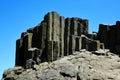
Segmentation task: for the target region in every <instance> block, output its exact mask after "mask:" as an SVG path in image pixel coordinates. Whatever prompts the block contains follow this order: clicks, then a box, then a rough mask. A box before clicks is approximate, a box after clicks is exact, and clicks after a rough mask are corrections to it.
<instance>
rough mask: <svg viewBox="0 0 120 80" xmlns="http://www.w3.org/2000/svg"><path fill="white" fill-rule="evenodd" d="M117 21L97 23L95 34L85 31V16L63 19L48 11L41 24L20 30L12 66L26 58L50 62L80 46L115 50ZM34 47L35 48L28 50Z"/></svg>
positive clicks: (21, 63)
mask: <svg viewBox="0 0 120 80" xmlns="http://www.w3.org/2000/svg"><path fill="white" fill-rule="evenodd" d="M119 23H120V22H119V21H117V22H116V25H104V24H100V26H99V31H98V33H96V32H94V33H92V34H89V32H88V24H89V23H88V20H87V19H81V18H76V17H72V18H64V17H63V16H60V15H59V14H58V13H56V12H49V13H47V14H46V15H45V17H44V20H43V21H42V22H41V23H39V24H38V25H37V26H35V27H33V28H30V29H28V30H27V31H26V32H23V33H22V34H21V38H20V39H18V41H17V42H16V66H24V65H25V64H26V63H25V62H26V60H29V59H32V60H34V61H35V62H36V63H40V62H45V61H54V60H57V59H58V58H61V57H64V56H67V55H71V54H73V53H74V52H75V51H80V50H81V49H86V50H89V51H96V50H99V49H104V48H108V49H110V50H111V51H115V52H119V47H118V46H119V45H120V37H119V33H120V27H119ZM104 44H105V45H104ZM116 45H117V46H116ZM35 48H36V49H38V50H37V51H36V50H33V51H31V50H30V49H35ZM38 56H39V57H38Z"/></svg>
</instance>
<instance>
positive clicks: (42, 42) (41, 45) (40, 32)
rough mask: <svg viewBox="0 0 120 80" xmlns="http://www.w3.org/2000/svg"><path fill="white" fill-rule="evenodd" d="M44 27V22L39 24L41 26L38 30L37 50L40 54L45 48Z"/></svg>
mask: <svg viewBox="0 0 120 80" xmlns="http://www.w3.org/2000/svg"><path fill="white" fill-rule="evenodd" d="M46 26H47V24H46V23H45V22H43V23H41V26H40V27H39V28H38V45H39V46H38V48H39V49H40V50H41V51H40V52H41V53H42V52H43V50H44V49H45V46H46ZM41 53H40V54H41Z"/></svg>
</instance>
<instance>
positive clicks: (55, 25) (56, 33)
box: [52, 12, 60, 56]
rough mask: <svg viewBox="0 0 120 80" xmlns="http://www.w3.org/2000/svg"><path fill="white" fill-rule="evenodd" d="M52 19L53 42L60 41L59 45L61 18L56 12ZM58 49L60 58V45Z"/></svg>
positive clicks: (53, 13)
mask: <svg viewBox="0 0 120 80" xmlns="http://www.w3.org/2000/svg"><path fill="white" fill-rule="evenodd" d="M52 19H53V22H52V36H53V39H52V40H54V41H58V43H60V16H59V15H58V14H57V13H56V12H52ZM58 47H59V49H58V53H59V54H58V56H60V44H59V45H58Z"/></svg>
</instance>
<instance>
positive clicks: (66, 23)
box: [64, 18, 71, 55]
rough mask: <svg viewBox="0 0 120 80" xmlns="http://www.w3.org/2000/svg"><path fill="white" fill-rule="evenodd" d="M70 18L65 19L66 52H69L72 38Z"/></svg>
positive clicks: (66, 53)
mask: <svg viewBox="0 0 120 80" xmlns="http://www.w3.org/2000/svg"><path fill="white" fill-rule="evenodd" d="M70 21H71V19H70V18H66V19H65V30H64V53H65V55H68V54H69V38H70Z"/></svg>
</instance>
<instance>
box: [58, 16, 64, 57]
mask: <svg viewBox="0 0 120 80" xmlns="http://www.w3.org/2000/svg"><path fill="white" fill-rule="evenodd" d="M64 28H65V20H64V17H62V16H60V33H59V34H60V37H59V38H60V39H59V40H60V56H61V57H63V56H64Z"/></svg>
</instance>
